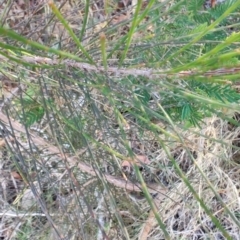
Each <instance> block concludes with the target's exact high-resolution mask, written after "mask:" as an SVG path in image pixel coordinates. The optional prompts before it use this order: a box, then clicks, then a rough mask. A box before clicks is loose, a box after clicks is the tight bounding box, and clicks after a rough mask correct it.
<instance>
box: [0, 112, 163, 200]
mask: <svg viewBox="0 0 240 240" xmlns="http://www.w3.org/2000/svg"><path fill="white" fill-rule="evenodd" d="M0 121H2V122H3V123H4V125H5V126H6V127H7V126H9V120H8V117H7V116H6V115H5V114H3V113H2V112H0ZM10 121H11V126H12V128H13V129H14V131H15V132H14V134H15V135H16V137H20V135H21V134H26V131H25V128H24V126H23V125H22V124H20V123H19V122H17V121H15V120H13V119H10ZM30 137H31V140H32V141H33V142H34V143H35V145H36V146H38V147H42V148H44V149H46V150H48V152H49V153H51V154H56V155H57V156H58V157H59V158H61V159H63V160H64V161H66V162H67V163H68V164H69V167H73V166H75V167H78V168H79V169H80V170H81V171H83V172H86V173H88V174H90V175H92V176H96V175H97V173H96V171H95V170H94V169H93V168H92V167H91V166H89V165H87V164H85V163H83V162H81V160H80V159H79V157H76V156H73V157H70V156H67V155H66V154H63V153H62V151H61V149H58V148H57V147H55V146H53V145H51V144H50V143H48V142H46V141H45V140H44V139H43V138H41V137H39V136H37V135H35V134H33V133H31V132H30ZM84 151H85V149H84ZM77 155H80V153H78V154H77ZM104 177H105V180H106V181H107V182H109V183H110V184H113V185H114V186H116V187H119V188H123V189H126V190H128V191H132V192H141V191H142V187H141V185H140V184H133V183H131V182H129V181H126V180H124V179H123V178H118V177H114V176H111V175H107V174H105V175H104ZM148 190H149V192H150V193H153V194H154V193H160V194H161V196H162V197H163V198H164V197H165V193H166V192H167V189H164V188H163V187H162V186H157V187H156V185H151V184H150V185H148Z"/></svg>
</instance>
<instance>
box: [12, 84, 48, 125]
mask: <svg viewBox="0 0 240 240" xmlns="http://www.w3.org/2000/svg"><path fill="white" fill-rule="evenodd" d="M38 95H39V90H37V89H34V88H33V87H29V88H28V89H27V91H26V92H25V93H24V94H23V96H22V98H21V99H19V100H17V101H16V103H15V104H16V108H17V109H18V111H19V115H20V120H21V122H22V123H23V124H24V125H25V126H26V127H30V126H31V125H33V124H34V123H36V122H39V121H40V120H41V119H42V118H43V116H44V114H45V109H44V107H43V106H42V104H40V103H39V102H38V101H37V98H36V96H38ZM20 106H21V107H20Z"/></svg>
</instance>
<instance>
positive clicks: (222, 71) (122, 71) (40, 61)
mask: <svg viewBox="0 0 240 240" xmlns="http://www.w3.org/2000/svg"><path fill="white" fill-rule="evenodd" d="M14 57H15V58H16V56H14ZM0 59H2V60H8V58H6V57H4V56H2V55H0ZM19 60H21V61H24V62H26V63H30V64H34V65H50V66H54V65H56V66H57V65H64V66H68V67H74V68H78V69H82V70H84V71H89V72H99V73H100V72H105V69H104V67H102V66H94V65H91V64H88V63H83V62H76V61H74V60H69V59H65V60H56V59H51V58H46V57H39V56H22V57H21V58H19ZM107 72H108V73H109V74H113V75H115V76H117V77H118V76H126V75H133V76H144V77H148V78H149V79H153V78H156V77H158V78H159V77H171V76H175V77H189V76H193V75H200V76H203V77H212V76H222V75H231V74H236V73H239V72H240V66H235V67H230V68H219V69H214V70H209V71H206V72H199V71H197V70H189V71H180V72H178V73H169V72H168V70H167V69H165V70H164V69H156V70H155V69H151V68H141V69H137V68H131V69H127V68H118V67H111V66H109V67H108V68H107Z"/></svg>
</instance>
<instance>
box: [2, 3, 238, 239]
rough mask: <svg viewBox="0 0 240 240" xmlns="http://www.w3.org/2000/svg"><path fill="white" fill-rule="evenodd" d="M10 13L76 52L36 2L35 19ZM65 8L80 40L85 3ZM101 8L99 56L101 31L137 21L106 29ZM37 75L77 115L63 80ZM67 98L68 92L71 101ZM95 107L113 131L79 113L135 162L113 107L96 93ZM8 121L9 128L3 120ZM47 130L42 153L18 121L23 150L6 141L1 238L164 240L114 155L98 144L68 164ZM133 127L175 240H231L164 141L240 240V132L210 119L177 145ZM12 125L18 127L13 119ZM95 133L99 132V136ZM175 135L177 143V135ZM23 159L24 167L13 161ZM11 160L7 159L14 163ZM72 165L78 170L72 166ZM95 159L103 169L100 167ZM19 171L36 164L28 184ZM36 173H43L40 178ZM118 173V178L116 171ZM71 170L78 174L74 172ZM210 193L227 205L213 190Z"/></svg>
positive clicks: (24, 26)
mask: <svg viewBox="0 0 240 240" xmlns="http://www.w3.org/2000/svg"><path fill="white" fill-rule="evenodd" d="M127 2H128V1H126V2H125V3H126V5H128V4H127ZM4 4H5V5H2V6H1V9H2V10H1V11H3V10H6V12H8V14H6V15H4V18H3V19H4V22H5V24H7V25H8V26H9V27H12V28H13V29H15V30H17V31H19V32H21V33H23V34H24V35H25V36H27V37H30V38H31V39H34V40H38V41H40V42H42V43H46V44H49V45H51V44H53V43H54V42H55V40H56V41H61V43H62V44H63V45H64V46H66V49H69V51H72V48H71V46H72V45H71V44H72V43H71V40H70V39H69V37H68V36H67V34H66V31H65V30H64V29H63V27H62V26H61V25H60V24H58V23H56V21H54V20H52V18H51V17H52V15H51V13H50V12H49V9H48V7H47V5H46V4H45V3H41V2H39V3H37V5H34V6H32V5H31V4H32V2H31V1H27V4H28V5H27V6H29V4H30V5H31V6H32V9H33V10H31V11H28V10H26V9H28V8H27V6H25V5H21V4H20V5H21V6H17V5H16V2H13V3H12V4H10V5H8V4H7V2H5V3H4ZM61 4H62V11H63V14H64V15H65V16H66V18H67V20H69V21H70V23H71V26H72V27H73V29H74V30H79V29H78V28H79V22H82V18H83V11H82V5H81V3H80V2H73V3H70V2H63V3H61ZM92 4H93V7H92V9H91V12H90V18H91V19H93V21H92V22H89V28H88V29H87V31H86V35H85V39H84V43H85V44H86V45H87V46H88V48H89V49H90V48H93V47H94V46H95V45H94V44H95V43H94V41H93V40H94V39H96V37H97V36H98V32H99V31H101V29H102V27H106V26H109V24H110V25H111V24H119V25H120V22H121V21H122V20H126V16H128V15H127V14H129V16H130V15H131V14H130V13H129V12H127V14H125V15H120V14H119V16H117V18H116V17H115V18H113V21H112V22H108V21H107V22H106V20H108V19H109V15H106V14H105V13H104V10H103V8H104V6H103V5H102V4H101V3H99V4H98V3H95V2H93V3H92ZM18 5H19V4H18ZM110 5H111V6H115V5H116V3H110ZM118 7H119V5H118ZM112 12H113V11H112ZM112 12H111V13H109V14H112ZM111 26H112V25H111ZM119 31H121V29H120V30H119ZM113 39H114V36H113ZM14 67H15V66H14V65H13V66H12V67H11V71H12V72H13V73H16V74H18V73H19V72H21V71H20V70H19V68H20V67H16V68H14ZM26 72H27V71H26ZM66 72H67V71H66ZM66 72H65V73H66ZM31 74H32V73H31V72H28V74H27V75H29V76H30V77H31V80H33V78H34V77H36V78H38V77H39V78H41V77H43V78H45V79H48V81H49V80H51V81H52V83H53V82H54V84H53V88H54V89H57V90H56V92H53V94H55V95H54V97H55V100H56V102H55V103H56V104H57V107H58V108H59V109H61V108H62V106H63V105H67V104H73V105H74V106H76V99H74V98H72V99H67V101H66V99H64V102H62V98H60V97H61V94H60V90H62V89H61V88H60V86H59V82H58V81H57V80H56V79H54V76H48V72H44V73H34V74H32V75H34V77H32V76H31ZM38 74H39V75H38ZM68 74H69V73H68ZM69 75H70V74H69ZM10 76H11V75H10ZM51 81H50V82H51ZM70 88H71V89H73V88H74V90H75V91H77V92H78V94H79V95H78V97H79V99H80V98H81V97H82V96H83V91H82V89H80V88H78V87H77V86H75V85H74V86H70ZM67 90H69V89H67ZM67 90H66V89H65V91H66V92H67ZM63 92H64V91H63ZM14 93H15V92H14ZM15 95H18V93H17V92H16V93H15V94H14V96H12V95H11V94H10V97H9V103H8V104H9V105H8V106H13V108H12V109H11V111H12V112H11V114H12V116H16V113H14V107H15V105H14V101H13V100H14V97H15ZM7 96H9V95H7ZM76 96H77V95H76ZM76 98H77V97H76ZM77 99H78V98H77ZM93 100H94V101H95V103H96V106H99V109H100V110H101V111H102V112H104V115H105V116H107V117H108V118H107V119H108V121H109V122H108V124H109V125H108V126H107V127H104V128H100V129H97V123H96V122H94V120H92V119H94V115H91V114H90V113H89V110H88V108H81V107H82V105H81V104H79V105H77V107H78V108H79V109H80V110H81V111H82V114H85V116H87V117H88V118H86V119H87V120H88V121H89V122H88V123H89V125H91V126H89V129H88V130H89V132H90V133H91V134H92V135H93V136H94V137H95V138H96V139H97V140H99V142H100V143H101V144H103V145H104V146H108V147H110V148H111V149H114V150H115V151H116V152H118V153H120V154H122V155H123V156H124V154H125V155H127V151H126V149H124V145H121V144H120V143H119V142H120V141H119V139H120V137H121V136H120V133H121V131H120V130H119V129H117V130H116V127H115V129H114V127H112V125H114V124H116V119H114V117H113V116H112V115H113V113H112V112H113V109H111V106H110V107H109V106H108V105H107V104H104V101H103V100H104V97H103V96H101V94H100V93H98V92H97V91H96V90H95V92H94V94H93ZM106 102H107V100H106ZM11 104H12V105H11ZM98 104H99V105H98ZM100 105H101V107H100ZM87 107H88V106H87ZM2 114H3V113H1V116H3V115H2ZM230 117H232V116H230ZM4 119H5V118H4ZM89 119H91V120H89ZM1 120H2V121H3V118H1ZM44 120H46V119H44ZM44 120H43V121H42V123H43V124H40V125H37V127H39V128H40V130H42V132H38V133H36V132H35V131H34V130H31V131H30V133H31V144H32V146H35V147H32V146H31V145H29V142H28V141H27V140H28V138H27V133H26V132H25V129H24V128H22V126H21V125H20V124H19V123H18V122H17V121H13V122H12V123H13V125H14V124H15V125H14V126H15V127H16V128H15V134H13V136H15V137H16V138H15V139H14V142H13V141H12V140H11V139H10V138H9V136H8V135H7V136H5V135H4V134H3V139H4V140H5V141H4V143H5V144H6V145H5V144H2V142H1V147H2V153H4V151H5V149H6V148H8V155H7V156H3V155H2V158H1V173H0V174H1V178H3V180H2V181H1V182H2V184H1V192H0V193H1V194H0V201H1V202H0V205H1V208H0V211H1V212H0V219H1V221H0V234H1V237H2V239H99V240H100V239H104V238H105V239H124V237H126V236H128V237H129V239H140V240H144V239H152V240H154V239H156V240H159V239H165V237H164V235H163V233H162V230H161V229H160V227H159V226H158V224H157V222H156V219H155V217H154V215H153V212H152V211H151V210H150V208H149V204H148V203H147V202H146V200H145V199H144V198H143V197H141V194H139V192H141V186H140V185H139V184H138V183H137V182H136V179H135V180H134V179H131V176H127V174H125V173H124V172H123V171H122V170H123V169H121V166H122V165H121V163H122V160H123V159H121V158H120V157H119V156H115V155H114V154H109V153H108V152H107V151H106V150H105V149H103V148H101V147H99V146H96V145H94V144H93V145H92V146H89V149H91V151H90V152H89V151H85V149H81V148H80V149H77V150H79V151H80V153H81V154H79V155H78V156H76V154H73V153H71V156H70V155H65V154H64V153H63V150H66V149H65V148H64V147H62V146H61V147H60V146H58V147H56V146H55V145H54V143H55V142H54V136H53V134H52V132H51V129H50V127H49V125H48V123H46V122H47V121H44ZM125 121H126V125H125V129H124V131H125V134H126V137H127V139H132V140H131V144H133V145H134V147H135V151H136V152H135V153H136V154H143V153H144V154H145V156H146V157H147V158H148V159H149V161H150V162H151V163H150V165H149V166H145V167H147V169H148V171H150V172H151V174H152V175H153V177H152V178H153V179H155V180H156V179H158V181H155V182H154V183H153V182H151V183H148V188H149V191H150V192H151V193H152V194H153V195H154V198H153V200H154V203H155V205H156V207H157V209H158V211H159V213H160V216H161V219H162V221H163V222H164V224H165V226H166V229H167V231H168V232H169V235H170V238H171V239H176V240H177V239H189V240H190V239H199V240H200V239H217V240H218V239H224V237H223V236H222V235H221V232H220V231H219V230H218V228H216V226H215V225H214V224H213V223H212V221H211V219H210V218H209V216H208V215H207V214H206V213H205V212H204V210H203V209H202V207H201V206H200V205H199V203H198V202H197V201H196V199H195V198H194V197H193V194H192V193H191V192H190V191H189V189H188V187H187V186H186V184H185V183H184V182H183V180H182V178H181V177H180V176H179V174H178V173H177V172H176V169H175V168H174V166H173V164H172V161H171V159H169V156H167V154H166V152H165V151H164V150H163V149H162V147H161V145H160V144H159V143H158V138H157V137H161V138H162V139H163V140H164V141H165V143H166V146H167V148H168V149H169V151H170V153H171V155H172V157H173V158H174V159H175V161H176V162H177V163H178V165H179V166H180V168H181V170H182V171H183V173H184V174H185V176H186V178H187V179H188V180H189V182H190V184H191V185H192V186H193V188H194V189H195V191H196V192H197V193H198V195H199V196H200V198H201V199H203V201H204V202H205V204H206V205H207V206H208V207H209V209H210V212H211V213H212V214H213V215H214V216H216V217H217V219H218V220H219V221H220V222H221V224H222V225H223V226H224V228H225V229H226V231H227V232H228V233H229V235H230V236H231V238H232V239H236V240H237V239H239V236H240V231H239V225H237V224H236V221H234V219H233V218H232V217H230V216H229V214H227V212H226V209H224V206H225V207H227V208H228V209H229V210H230V212H231V213H232V214H233V215H234V216H235V218H236V220H237V221H238V222H239V217H240V200H239V187H240V186H239V182H240V174H239V173H240V167H239V164H240V160H239V157H238V156H239V150H238V146H239V145H240V144H239V141H240V140H239V136H240V128H239V127H233V126H231V125H230V124H229V123H228V122H227V121H225V120H222V119H219V118H217V117H215V116H213V117H211V118H207V119H204V122H203V124H202V125H201V128H200V129H199V128H192V129H188V130H187V131H185V130H183V129H182V128H181V127H179V128H177V129H175V130H176V131H177V133H178V134H179V135H180V136H181V138H182V140H183V141H175V142H174V141H172V139H170V138H169V137H166V136H163V135H160V134H159V135H160V136H156V133H152V132H151V131H149V130H145V129H144V130H143V129H142V127H141V126H137V125H136V124H135V123H133V121H132V119H131V118H128V117H127V116H126V117H125ZM5 124H6V125H9V123H8V121H7V120H6V119H5ZM156 124H162V123H156ZM57 126H58V127H59V129H60V130H59V131H61V130H63V129H62V126H63V124H62V123H61V122H60V121H59V122H58V125H57ZM34 127H35V126H34ZM13 128H14V127H13ZM96 129H97V130H98V131H96V132H94V131H95V130H96ZM20 130H22V132H21V131H20ZM130 130H131V131H130ZM166 130H167V131H169V132H171V133H172V134H175V132H174V131H173V130H172V128H170V127H169V128H166ZM19 132H21V134H19ZM62 132H64V131H62ZM133 135H134V138H133V137H132V136H133ZM41 137H43V138H45V140H43V139H42V138H41ZM39 139H40V140H39ZM75 140H76V138H75ZM56 142H57V141H56ZM19 146H20V148H19V149H18V147H19ZM32 148H33V149H32ZM3 149H4V150H3ZM16 153H17V154H18V155H17V156H18V158H17V159H13V156H15V155H14V154H16ZM21 153H22V155H21ZM5 157H7V158H8V159H7V160H6V158H5ZM127 157H128V156H126V159H127ZM69 159H70V160H73V159H74V161H70V162H69V161H68V160H69ZM93 159H94V160H96V162H93ZM126 159H125V160H126ZM6 162H7V163H8V164H6ZM16 163H18V164H20V166H21V164H22V163H24V164H25V163H28V164H29V165H28V166H27V168H25V167H22V169H27V171H26V172H21V171H20V173H21V174H20V175H21V176H20V180H19V179H18V180H17V179H16V176H15V177H14V175H13V172H15V171H17V172H19V169H16ZM34 164H36V166H35V165H34ZM33 165H34V166H35V168H34V170H32V169H31V167H32V166H33ZM110 168H111V169H112V171H110V170H109V169H110ZM20 169H21V167H20ZM72 169H73V171H70V170H72ZM143 171H144V170H143ZM131 174H132V173H131ZM6 176H7V177H6ZM24 177H26V179H25V178H24ZM18 178H19V176H18ZM152 178H151V179H152ZM126 179H127V181H126ZM130 180H132V181H133V182H131V181H130ZM4 181H5V182H4ZM18 181H19V183H18ZM5 183H6V184H5ZM211 186H212V187H213V188H214V190H215V191H216V193H217V196H218V197H219V198H217V197H216V194H215V193H214V192H213V191H212V190H211ZM4 191H5V192H6V191H7V192H8V194H10V195H14V198H13V199H11V201H10V200H9V199H8V198H6V196H4ZM137 192H138V193H137ZM103 225H104V227H103Z"/></svg>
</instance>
